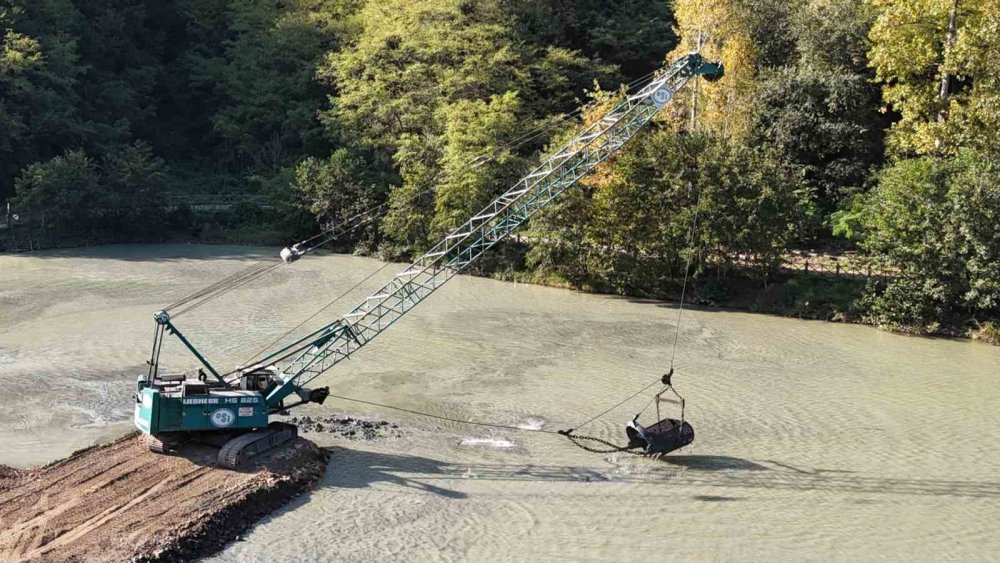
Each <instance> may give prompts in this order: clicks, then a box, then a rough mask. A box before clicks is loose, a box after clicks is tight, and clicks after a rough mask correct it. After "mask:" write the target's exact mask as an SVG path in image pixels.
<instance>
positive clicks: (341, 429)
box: [284, 415, 403, 440]
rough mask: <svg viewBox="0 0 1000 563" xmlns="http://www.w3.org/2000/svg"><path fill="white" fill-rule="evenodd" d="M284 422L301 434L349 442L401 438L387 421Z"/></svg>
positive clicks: (333, 418) (310, 418)
mask: <svg viewBox="0 0 1000 563" xmlns="http://www.w3.org/2000/svg"><path fill="white" fill-rule="evenodd" d="M284 422H288V423H289V424H294V425H296V426H298V427H299V431H300V432H323V433H325V434H333V435H334V436H336V437H338V438H346V439H348V440H378V439H380V438H401V437H402V436H403V431H402V430H400V429H399V426H398V425H396V424H393V423H391V422H387V421H385V420H365V419H362V418H352V417H349V416H337V415H332V416H292V417H289V418H288V419H287V420H285V421H284Z"/></svg>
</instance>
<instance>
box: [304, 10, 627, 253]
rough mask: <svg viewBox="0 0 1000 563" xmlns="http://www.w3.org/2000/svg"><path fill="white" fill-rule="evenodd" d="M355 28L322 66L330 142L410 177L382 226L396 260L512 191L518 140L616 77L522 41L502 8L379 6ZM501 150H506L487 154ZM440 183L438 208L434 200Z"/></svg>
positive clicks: (561, 51) (562, 51) (567, 55)
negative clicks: (513, 148) (506, 182)
mask: <svg viewBox="0 0 1000 563" xmlns="http://www.w3.org/2000/svg"><path fill="white" fill-rule="evenodd" d="M357 23H358V25H359V26H360V33H359V34H358V36H357V38H356V39H355V40H354V41H353V42H352V43H351V44H350V45H349V46H347V47H346V48H345V49H343V50H342V51H340V52H337V53H331V54H330V55H329V56H328V57H327V60H326V63H325V64H324V65H322V67H321V69H320V75H321V76H322V77H323V78H324V79H325V80H326V81H327V82H328V83H329V84H331V85H332V86H333V87H334V88H335V89H336V95H335V97H334V98H332V100H331V104H332V106H333V107H332V109H331V110H330V111H328V112H326V114H325V116H324V119H325V122H326V124H327V126H328V129H329V131H330V132H331V134H333V135H337V136H341V137H343V138H346V139H349V140H352V141H354V142H356V143H357V144H359V145H361V146H365V147H369V148H371V149H373V150H375V151H376V152H378V153H381V154H384V155H391V159H389V158H384V159H382V161H381V163H380V164H381V165H382V166H384V167H385V168H387V169H393V170H395V171H396V172H397V173H398V174H399V177H400V179H401V184H400V185H399V186H398V187H397V188H395V189H394V190H393V192H392V195H391V196H390V198H389V201H390V205H391V208H392V211H391V213H390V215H389V217H387V218H386V221H385V222H384V224H383V229H384V231H385V234H386V238H387V239H388V242H389V244H388V246H387V247H386V251H387V252H388V253H389V254H391V255H398V254H407V253H410V252H413V251H415V250H420V249H422V248H424V247H425V246H426V245H427V244H428V236H430V235H432V234H435V235H436V234H439V233H440V232H442V230H444V229H447V228H449V227H450V226H453V225H454V224H455V223H456V221H457V220H458V219H457V218H458V217H459V216H461V215H462V214H463V213H466V214H467V213H468V210H469V209H471V208H472V207H474V206H475V205H477V204H479V203H482V202H484V201H485V200H486V198H488V197H489V196H490V195H492V194H493V193H495V192H496V190H498V189H502V188H501V186H499V185H497V183H498V182H499V181H500V180H502V179H505V178H509V177H513V176H512V173H511V171H510V170H511V166H512V163H513V160H512V159H511V158H508V156H507V155H505V154H502V153H503V151H504V150H506V149H505V148H503V147H505V146H506V143H507V142H508V141H510V140H512V137H513V136H515V135H514V133H515V132H516V131H523V130H526V129H531V128H532V127H534V126H535V125H537V124H539V122H540V121H539V120H540V119H541V118H543V117H546V116H549V115H551V114H553V113H555V112H557V111H562V110H565V109H567V108H569V107H572V106H573V105H575V101H574V100H575V96H576V94H577V93H578V92H580V91H581V90H582V89H583V87H584V86H585V85H587V84H590V83H591V82H592V80H593V79H594V78H595V77H597V76H601V75H603V74H606V73H607V72H609V69H607V68H606V67H604V66H602V65H600V64H596V63H593V62H592V61H589V60H587V59H586V58H584V57H582V56H581V55H579V54H578V53H574V52H571V51H568V50H566V49H563V48H559V47H551V46H539V45H532V44H530V43H526V42H524V41H522V40H521V39H520V38H519V37H518V35H517V29H516V27H515V25H514V24H513V23H512V22H511V21H510V18H509V17H508V16H507V14H506V13H505V12H504V11H503V9H502V5H501V4H500V3H499V2H497V1H486V2H465V1H458V0H422V1H420V2H409V1H402V0H393V1H389V2H370V3H367V4H365V6H364V7H363V8H362V9H361V11H360V12H359V14H358V18H357ZM487 100H488V101H487ZM539 145H540V142H538V141H536V142H535V144H534V147H537V146H539ZM534 147H532V146H530V145H529V146H527V147H526V149H527V150H530V149H531V148H534ZM494 150H499V151H500V152H501V154H498V155H494V156H495V158H493V159H484V158H480V155H481V154H482V153H491V152H493V151H494ZM473 165H478V166H473ZM439 184H440V185H441V186H442V188H441V191H440V192H439V195H440V198H441V201H440V202H438V201H437V199H438V195H435V194H430V197H428V194H427V191H428V190H431V189H433V188H435V187H436V186H438V185H439Z"/></svg>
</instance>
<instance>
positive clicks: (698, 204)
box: [670, 189, 705, 370]
mask: <svg viewBox="0 0 1000 563" xmlns="http://www.w3.org/2000/svg"><path fill="white" fill-rule="evenodd" d="M704 193H705V190H702V189H699V190H698V199H697V201H696V202H695V207H694V219H693V220H692V222H691V230H690V231H689V232H688V247H693V246H694V240H695V237H696V236H697V231H698V214H699V213H700V212H701V196H702V195H703V194H704ZM699 240H700V237H699ZM692 250H693V251H694V252H697V253H699V254H700V253H701V247H700V246H699V247H698V248H693V249H692ZM691 256H692V253H688V257H687V261H686V262H685V264H684V283H683V284H682V285H681V300H680V302H679V303H678V304H677V324H676V326H675V327H674V345H673V350H672V351H671V352H670V369H671V370H673V369H674V357H675V356H676V355H677V341H678V340H679V339H680V335H681V315H682V314H683V313H684V298H685V296H686V294H687V284H688V274H689V272H690V270H691Z"/></svg>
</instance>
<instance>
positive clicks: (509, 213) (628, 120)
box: [134, 53, 723, 467]
mask: <svg viewBox="0 0 1000 563" xmlns="http://www.w3.org/2000/svg"><path fill="white" fill-rule="evenodd" d="M722 74H723V69H722V65H721V64H718V63H710V62H707V61H705V60H704V59H703V58H702V57H701V56H700V55H699V54H697V53H691V54H688V55H685V56H684V57H681V58H680V59H678V60H677V61H676V62H674V63H673V64H672V65H671V66H670V67H669V68H666V69H665V70H663V71H661V72H660V73H658V74H657V75H655V76H654V78H653V79H652V80H651V81H650V82H649V83H648V84H647V85H646V86H644V87H642V88H641V89H640V90H639V91H638V92H636V93H635V94H632V95H629V96H628V97H627V98H625V99H624V100H623V101H621V102H620V103H618V104H617V105H615V106H614V108H612V109H611V110H610V111H608V112H607V113H606V114H605V115H604V116H603V117H601V118H600V119H598V120H597V121H595V122H594V123H593V124H591V125H590V126H589V127H587V128H586V129H585V130H584V131H583V132H581V133H580V134H578V135H577V136H576V137H574V138H573V139H572V140H571V141H569V142H568V143H566V144H565V145H564V146H563V147H562V148H560V149H559V150H558V151H557V152H556V153H555V154H553V155H551V156H549V157H548V158H547V159H546V160H545V161H544V162H542V163H541V164H540V165H539V166H538V167H536V168H535V169H533V170H531V171H530V172H529V173H528V174H527V175H525V176H524V177H523V178H521V179H520V180H519V181H518V182H517V183H516V184H515V185H514V186H512V187H511V188H510V189H508V190H507V191H506V192H504V193H503V194H502V195H500V196H499V197H497V198H496V199H494V200H493V201H492V202H491V203H490V204H489V205H487V206H486V208H485V209H483V210H482V211H480V212H479V213H477V214H476V215H475V216H473V217H472V218H470V219H469V220H468V221H466V222H465V223H464V224H463V225H462V226H460V227H458V228H457V229H455V230H453V231H452V232H451V233H449V234H448V235H447V236H445V237H444V238H443V239H442V240H441V241H440V242H438V243H437V244H436V245H435V246H434V247H433V248H431V249H430V250H429V251H427V252H426V253H425V254H424V255H423V256H421V257H420V258H418V259H417V260H416V261H415V262H413V263H412V264H411V265H410V266H409V267H407V268H406V269H405V270H403V271H402V272H400V273H399V274H397V275H396V276H395V277H394V278H393V279H392V280H390V281H389V282H388V283H386V284H385V285H384V286H383V287H382V288H380V289H379V290H378V291H376V292H375V293H374V294H372V295H371V296H369V297H367V298H366V299H365V300H364V301H362V302H361V303H360V304H359V305H358V306H356V307H354V308H353V309H352V310H351V311H350V312H348V313H347V314H345V315H344V316H343V317H341V318H339V319H337V320H335V321H333V322H331V323H329V324H327V325H326V326H324V327H322V328H320V329H319V330H316V331H314V332H312V333H310V334H309V335H307V336H305V337H303V338H300V339H299V340H297V341H296V342H294V343H292V344H290V345H288V346H286V347H285V348H282V349H281V350H278V351H277V352H274V353H272V354H269V355H267V356H265V357H262V358H260V359H258V360H256V361H253V362H252V363H251V364H250V365H249V366H246V367H243V368H240V369H239V370H237V371H235V372H233V373H232V374H226V375H220V374H219V373H218V371H216V370H215V369H214V368H213V367H212V366H211V364H209V363H208V361H207V360H206V359H205V357H204V356H203V355H202V354H201V353H200V352H199V351H198V350H197V349H196V348H195V347H194V346H193V345H192V344H191V343H190V342H189V341H188V340H187V339H185V338H184V336H183V335H182V334H181V333H180V332H179V331H178V329H177V327H175V326H174V324H173V323H172V321H171V318H170V315H169V313H168V312H166V311H158V312H157V313H156V314H155V315H154V318H155V320H156V333H155V336H154V343H153V354H152V357H151V359H150V362H149V363H150V369H149V373H148V374H144V375H142V376H140V377H139V381H138V391H137V393H136V407H135V416H134V421H135V424H136V426H137V427H138V428H139V429H140V430H142V431H143V432H144V433H146V434H147V435H148V436H149V438H148V439H147V441H148V444H149V446H150V448H151V449H153V450H154V451H161V452H163V451H168V450H169V449H171V448H172V447H173V446H174V444H176V443H178V442H179V441H182V440H184V439H190V438H198V439H202V440H207V441H209V442H214V443H217V444H220V445H221V446H222V449H221V451H220V453H219V460H220V463H222V464H223V465H227V466H230V467H234V466H236V465H238V464H239V463H240V462H241V461H242V460H244V459H246V458H248V457H251V456H252V455H254V454H256V453H258V452H260V451H263V450H265V449H267V448H269V447H272V446H274V445H276V444H278V443H281V442H283V441H286V440H288V439H291V438H293V437H294V436H295V433H296V430H295V427H294V426H291V425H288V424H283V423H277V422H275V423H270V424H268V417H269V415H271V414H274V413H277V412H280V411H284V410H285V409H288V408H291V407H293V406H297V405H300V404H303V403H307V402H315V403H322V402H323V401H324V400H325V399H326V397H327V395H328V394H329V388H319V389H311V390H310V389H307V388H306V387H305V386H306V385H307V384H309V382H310V381H312V380H313V379H315V378H317V377H318V376H320V375H321V374H322V373H324V372H325V371H327V370H329V369H330V368H331V367H333V366H335V365H337V364H338V363H339V362H341V361H342V360H344V359H347V358H349V357H350V356H351V354H353V353H354V352H356V351H357V350H358V349H359V348H361V347H362V346H364V345H365V344H367V343H368V342H371V340H372V339H374V338H375V337H376V336H378V335H379V334H381V333H382V331H384V330H386V329H387V328H389V327H390V326H392V324H393V323H395V322H396V321H397V320H399V319H400V318H401V317H402V316H403V315H405V314H406V313H407V312H409V311H410V310H411V309H413V308H414V307H415V306H417V304H419V303H420V302H422V301H423V300H424V299H426V298H427V297H428V296H430V295H431V294H432V293H433V292H434V291H435V290H437V289H438V288H439V287H441V286H442V285H444V284H445V283H446V282H447V281H448V280H450V279H451V278H453V277H454V276H455V275H457V274H459V273H461V272H462V271H463V270H465V269H466V268H468V267H469V265H471V264H472V263H473V262H475V261H476V260H477V259H478V258H479V257H480V256H482V255H483V253H484V252H486V251H487V250H489V249H490V248H491V247H493V246H494V245H496V244H497V243H498V242H500V241H501V240H503V239H504V238H505V237H507V236H509V235H511V234H512V233H514V232H515V231H516V230H517V229H518V228H519V227H521V225H523V224H524V223H525V222H526V221H528V219H530V218H531V217H532V216H533V215H535V213H537V212H538V211H539V210H540V209H542V207H544V206H545V205H546V204H548V203H549V202H550V201H552V200H553V199H554V198H556V197H557V196H558V195H559V194H561V193H562V192H564V191H566V190H567V189H569V188H570V187H572V186H573V185H574V184H576V183H577V181H579V180H580V178H582V177H583V176H585V175H587V174H588V173H590V172H591V171H592V170H594V168H595V167H597V166H598V165H599V164H601V163H602V162H604V161H605V160H607V159H608V158H610V157H611V156H613V155H615V154H616V153H617V152H618V151H619V150H620V149H621V148H622V146H624V145H625V143H627V142H628V141H629V139H631V138H632V137H634V136H635V135H636V133H638V132H639V131H640V130H641V129H642V128H643V127H644V126H646V125H647V124H648V123H649V122H650V121H651V120H652V119H653V117H654V116H655V115H656V114H657V113H659V111H660V110H662V109H663V108H664V107H665V106H666V105H667V104H668V103H669V102H670V101H671V100H672V99H673V98H674V96H675V95H676V94H677V93H678V92H679V91H680V90H681V89H682V88H683V87H684V85H685V84H687V82H688V81H689V80H691V79H692V78H693V77H695V76H698V75H702V76H704V77H705V78H707V79H709V80H714V79H717V78H719V77H721V76H722ZM301 254H302V249H301V248H299V247H298V245H296V246H295V247H292V249H291V250H290V249H285V250H284V251H283V252H282V258H283V259H285V261H290V260H289V258H292V259H295V258H297V257H298V256H299V255H301ZM165 333H170V334H174V335H176V336H177V337H178V338H179V339H180V340H181V342H182V343H183V344H184V345H185V346H186V347H187V348H188V349H189V350H190V351H191V352H192V353H193V354H194V355H195V356H196V358H197V359H198V360H199V361H200V362H201V364H202V366H203V367H204V368H205V369H207V370H208V371H209V372H210V373H211V375H212V378H211V379H210V378H209V377H208V376H206V375H205V373H204V371H203V370H199V375H198V376H195V377H189V376H187V375H184V374H178V375H160V374H159V373H158V357H159V350H160V347H161V345H162V341H163V336H164V334H165ZM289 397H293V399H294V400H295V401H296V402H294V403H293V404H286V402H285V401H286V399H288V398H289Z"/></svg>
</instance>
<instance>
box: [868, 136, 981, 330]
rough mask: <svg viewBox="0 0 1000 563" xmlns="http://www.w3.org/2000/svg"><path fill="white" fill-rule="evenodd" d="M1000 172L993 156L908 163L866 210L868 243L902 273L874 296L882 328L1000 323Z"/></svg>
mask: <svg viewBox="0 0 1000 563" xmlns="http://www.w3.org/2000/svg"><path fill="white" fill-rule="evenodd" d="M998 186H1000V167H998V166H997V165H996V163H995V162H994V161H992V160H991V159H990V158H988V156H987V155H984V154H982V153H977V152H974V151H970V150H960V151H958V153H957V155H956V156H955V157H954V158H949V159H938V158H932V157H923V158H917V159H910V160H903V161H899V162H897V163H895V164H894V165H892V166H891V167H889V168H887V169H886V170H884V171H883V172H882V173H881V174H880V176H879V182H878V185H877V187H876V188H875V189H874V190H873V191H872V193H871V194H870V196H869V198H868V202H867V206H866V209H865V213H864V215H863V217H864V223H865V225H864V226H865V229H866V231H865V233H866V238H865V243H864V244H865V246H866V248H867V249H868V250H869V251H870V252H872V253H874V254H876V255H878V256H882V257H883V258H885V259H886V260H887V261H888V262H889V263H890V264H891V265H892V266H894V267H895V268H896V269H898V271H899V272H900V275H899V277H898V279H896V280H893V281H891V282H890V283H889V284H888V287H886V288H885V290H884V292H880V293H879V292H874V291H873V293H872V294H871V295H870V296H869V301H868V306H869V314H870V318H871V320H872V321H873V322H876V323H878V324H882V325H886V326H890V327H893V328H901V329H905V330H912V331H916V332H934V331H936V330H937V329H938V328H939V326H940V325H941V324H944V323H947V324H953V325H954V324H961V323H963V322H968V321H970V320H980V321H984V320H996V319H998V318H1000V266H998V264H1000V233H998V231H997V228H996V225H997V224H998V220H1000V187H998Z"/></svg>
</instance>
